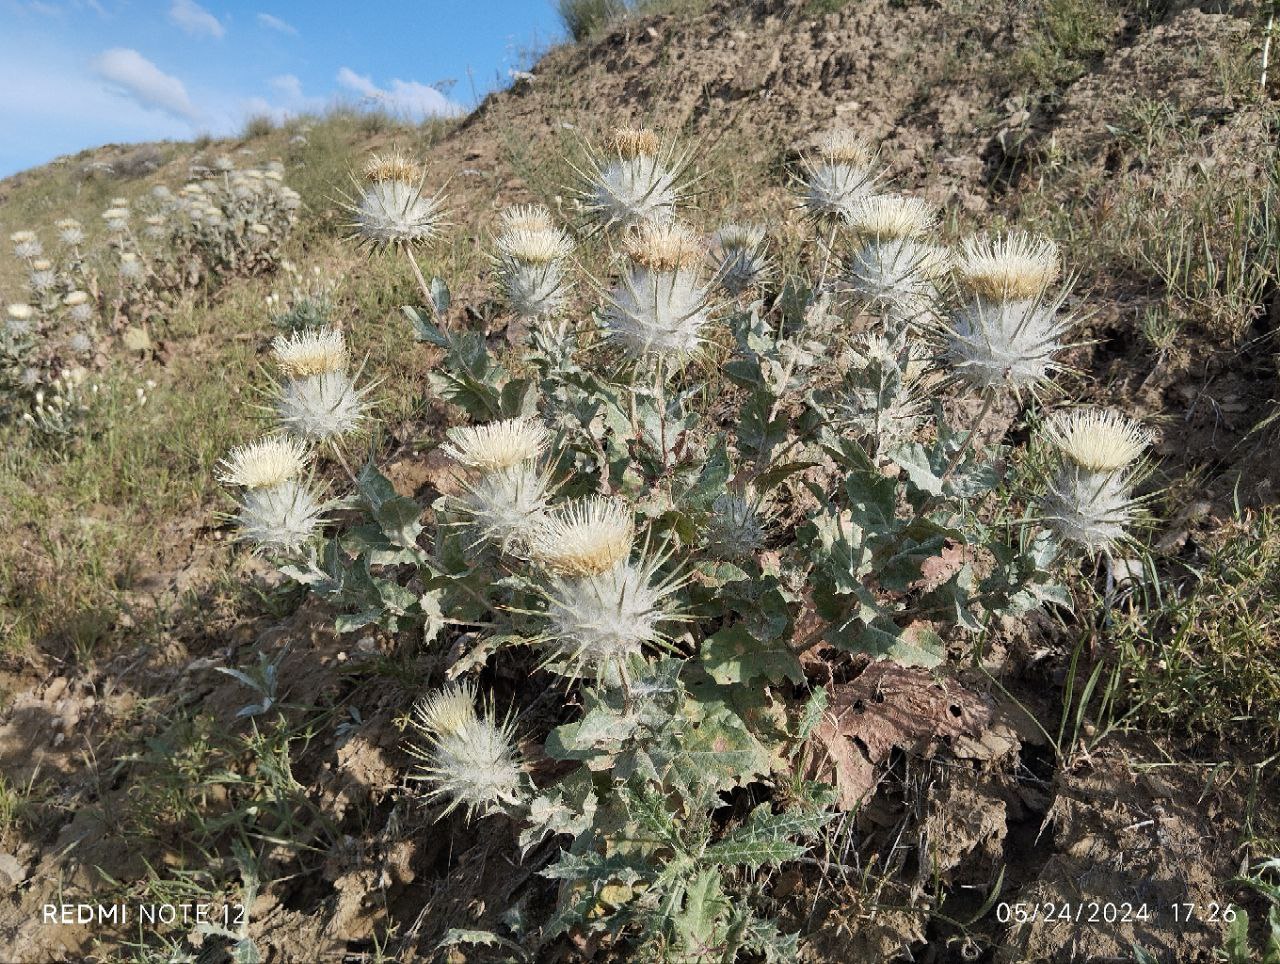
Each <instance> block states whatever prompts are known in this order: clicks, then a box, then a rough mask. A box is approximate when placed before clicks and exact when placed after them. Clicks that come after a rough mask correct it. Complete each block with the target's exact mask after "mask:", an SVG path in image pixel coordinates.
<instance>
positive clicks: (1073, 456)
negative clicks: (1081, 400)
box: [1045, 409, 1151, 473]
mask: <svg viewBox="0 0 1280 964" xmlns="http://www.w3.org/2000/svg"><path fill="white" fill-rule="evenodd" d="M1045 435H1046V436H1047V438H1048V439H1049V441H1050V442H1051V443H1052V444H1053V445H1054V447H1055V448H1056V449H1057V450H1058V451H1059V452H1060V453H1062V455H1063V456H1065V457H1066V458H1067V459H1069V460H1070V461H1072V462H1074V463H1075V464H1076V465H1078V466H1080V467H1081V468H1082V469H1085V470H1087V471H1089V472H1104V473H1106V472H1120V471H1122V470H1124V469H1127V468H1128V467H1129V466H1131V465H1132V464H1133V463H1134V462H1136V461H1137V460H1138V459H1139V457H1141V455H1142V453H1143V452H1144V451H1145V450H1146V448H1147V446H1149V445H1150V444H1151V433H1150V432H1148V431H1147V430H1146V429H1144V428H1142V427H1141V426H1140V425H1138V424H1137V423H1136V422H1134V421H1132V420H1131V419H1129V418H1126V417H1125V416H1124V415H1121V414H1120V413H1119V412H1112V411H1099V410H1096V409H1094V410H1081V411H1074V412H1069V413H1062V412H1059V413H1056V414H1055V415H1054V416H1053V417H1051V418H1050V419H1049V422H1048V424H1047V425H1046V427H1045Z"/></svg>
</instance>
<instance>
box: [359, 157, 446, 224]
mask: <svg viewBox="0 0 1280 964" xmlns="http://www.w3.org/2000/svg"><path fill="white" fill-rule="evenodd" d="M364 173H365V176H366V179H367V181H368V183H367V184H364V185H361V184H360V183H359V182H356V187H357V191H358V196H357V197H356V198H354V199H352V198H347V199H345V201H344V206H345V207H346V209H347V211H348V212H349V213H350V214H351V227H352V230H353V236H354V237H356V238H358V239H360V240H362V241H364V242H365V243H367V244H370V245H372V246H374V247H388V246H412V245H417V244H424V243H426V242H428V241H431V240H432V239H434V238H435V237H436V236H437V235H438V234H439V233H440V230H441V228H442V227H443V226H444V198H443V197H442V196H440V195H430V194H427V193H426V192H425V190H424V188H423V183H424V174H423V172H422V168H421V167H420V166H419V165H418V164H417V162H416V161H413V160H411V159H409V158H407V157H405V156H404V155H403V154H401V153H399V152H398V151H392V152H390V153H388V154H382V155H379V154H375V155H373V156H372V157H371V158H370V159H369V160H368V161H367V162H366V164H365V167H364Z"/></svg>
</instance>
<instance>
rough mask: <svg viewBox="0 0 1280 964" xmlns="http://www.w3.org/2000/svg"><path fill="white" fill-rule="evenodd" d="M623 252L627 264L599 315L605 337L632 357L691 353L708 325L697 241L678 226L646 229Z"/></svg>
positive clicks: (707, 289) (707, 296)
mask: <svg viewBox="0 0 1280 964" xmlns="http://www.w3.org/2000/svg"><path fill="white" fill-rule="evenodd" d="M626 249H627V254H628V256H629V259H630V260H629V263H628V264H627V266H626V267H625V268H624V270H623V273H622V277H621V278H620V279H619V281H618V283H617V284H616V285H615V286H614V288H613V290H612V291H611V292H610V294H609V303H608V305H607V306H606V307H605V311H604V326H605V331H606V334H607V335H608V337H610V338H612V339H614V340H616V341H618V342H619V343H620V344H621V345H622V346H623V348H624V349H625V350H626V351H627V353H628V354H629V355H631V356H632V357H641V356H643V355H647V354H659V355H677V356H678V355H688V354H690V353H692V352H693V351H695V350H696V349H697V348H698V346H699V345H700V344H701V343H702V330H703V328H705V327H706V325H707V324H708V323H709V322H710V320H711V318H710V312H711V303H710V296H711V291H710V287H709V286H708V285H707V283H706V282H705V281H704V280H703V278H702V272H701V271H700V269H699V266H700V262H701V260H702V257H703V255H702V246H701V245H700V244H699V243H698V239H697V237H696V236H695V235H694V234H693V232H692V231H690V230H689V229H688V228H686V227H684V226H683V225H681V224H679V223H678V222H670V223H665V224H658V223H652V224H647V225H645V226H644V227H643V228H641V230H640V231H639V232H637V233H636V234H635V235H634V236H632V237H631V238H628V240H627V244H626Z"/></svg>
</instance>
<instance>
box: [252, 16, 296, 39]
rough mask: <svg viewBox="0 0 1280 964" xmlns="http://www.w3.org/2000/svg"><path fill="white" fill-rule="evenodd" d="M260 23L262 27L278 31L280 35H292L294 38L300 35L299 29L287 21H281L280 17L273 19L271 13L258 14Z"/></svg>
mask: <svg viewBox="0 0 1280 964" xmlns="http://www.w3.org/2000/svg"><path fill="white" fill-rule="evenodd" d="M258 23H260V24H262V26H264V27H266V28H267V29H268V30H278V31H280V33H287V34H292V35H294V36H296V35H297V33H298V28H297V27H295V26H294V25H293V24H291V23H289V22H288V21H286V20H281V19H280V18H279V17H273V16H271V14H269V13H260V14H258Z"/></svg>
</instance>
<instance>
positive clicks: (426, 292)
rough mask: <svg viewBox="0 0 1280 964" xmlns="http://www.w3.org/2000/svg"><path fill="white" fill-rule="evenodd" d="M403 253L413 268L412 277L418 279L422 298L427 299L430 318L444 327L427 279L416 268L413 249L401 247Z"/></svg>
mask: <svg viewBox="0 0 1280 964" xmlns="http://www.w3.org/2000/svg"><path fill="white" fill-rule="evenodd" d="M403 247H404V253H405V255H406V256H407V257H408V259H409V266H410V267H411V268H413V276H414V277H415V278H417V279H418V287H419V288H421V289H422V297H424V298H426V299H427V305H428V306H429V307H430V308H431V316H432V317H433V318H435V320H436V324H437V325H440V326H441V327H443V326H444V321H443V319H441V317H440V309H439V308H437V307H436V299H435V297H434V296H433V295H432V294H431V286H430V285H429V284H427V279H426V278H425V277H424V276H423V274H422V268H420V267H419V266H418V259H417V258H415V257H414V256H413V249H412V248H411V247H409V246H408V245H407V244H406V245H404V246H403Z"/></svg>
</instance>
